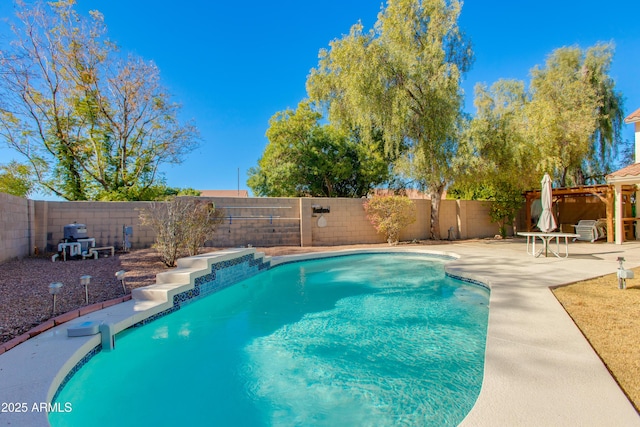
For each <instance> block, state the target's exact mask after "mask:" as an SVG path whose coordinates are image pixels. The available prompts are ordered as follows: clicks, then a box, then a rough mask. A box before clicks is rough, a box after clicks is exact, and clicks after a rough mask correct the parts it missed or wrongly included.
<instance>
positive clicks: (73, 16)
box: [0, 0, 197, 200]
mask: <svg viewBox="0 0 640 427" xmlns="http://www.w3.org/2000/svg"><path fill="white" fill-rule="evenodd" d="M74 3H75V1H74V0H61V1H57V2H51V3H47V4H46V5H45V4H43V3H40V2H38V3H36V4H35V5H33V6H31V7H27V6H26V5H25V4H24V3H22V2H18V13H17V18H18V19H17V20H16V23H15V25H14V26H13V32H14V36H15V39H14V40H13V42H12V43H11V46H10V47H9V48H8V49H5V50H2V51H1V52H0V91H1V95H2V96H1V97H0V137H2V139H4V141H5V142H6V143H7V144H8V145H9V146H10V147H11V148H13V149H14V150H15V151H17V152H18V153H19V154H21V155H22V156H23V157H24V158H25V159H26V161H27V162H28V163H29V166H30V168H31V169H32V171H33V173H34V174H35V176H36V179H37V183H38V184H39V186H40V187H41V188H42V189H44V190H45V191H49V192H52V193H54V194H56V195H58V196H60V197H63V198H65V199H68V200H86V199H124V200H127V199H128V200H135V199H145V198H146V194H147V193H148V192H149V190H150V189H151V188H153V186H154V185H156V184H157V182H158V168H159V166H160V165H162V164H164V163H178V162H180V161H181V158H182V156H183V155H184V154H185V153H186V152H188V151H189V150H191V149H192V148H194V146H195V142H196V140H197V131H196V129H195V127H194V126H193V125H192V124H189V123H187V124H183V123H180V122H179V120H178V118H177V113H178V111H179V106H177V105H176V104H174V103H172V102H171V101H170V99H169V95H168V93H167V92H166V90H165V89H164V88H163V87H162V85H161V84H160V81H159V71H158V69H157V68H156V66H155V65H154V64H152V63H149V62H145V61H143V60H141V59H139V58H135V57H132V56H128V57H125V56H123V55H121V54H119V52H118V51H117V48H116V46H115V45H114V44H113V43H112V42H111V41H109V40H108V39H107V37H106V28H105V26H104V23H103V19H102V15H100V13H98V12H95V11H94V12H91V16H90V18H85V17H82V16H80V15H79V14H77V13H76V12H75V10H74V8H73V7H74Z"/></svg>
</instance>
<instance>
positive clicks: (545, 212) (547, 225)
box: [538, 173, 557, 233]
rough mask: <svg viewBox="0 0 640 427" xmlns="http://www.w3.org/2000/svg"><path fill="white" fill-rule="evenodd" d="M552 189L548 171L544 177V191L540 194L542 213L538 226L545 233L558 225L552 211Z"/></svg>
mask: <svg viewBox="0 0 640 427" xmlns="http://www.w3.org/2000/svg"><path fill="white" fill-rule="evenodd" d="M551 191H552V190H551V178H550V177H549V174H548V173H545V174H544V177H543V178H542V192H541V195H540V202H541V203H542V213H541V214H540V219H538V228H539V229H540V231H542V232H543V233H549V232H550V231H553V230H555V229H556V227H557V225H556V219H555V218H554V217H553V213H552V212H551V196H552V194H551Z"/></svg>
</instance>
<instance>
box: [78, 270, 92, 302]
mask: <svg viewBox="0 0 640 427" xmlns="http://www.w3.org/2000/svg"><path fill="white" fill-rule="evenodd" d="M90 281H91V276H88V275H84V276H80V284H81V285H82V286H84V300H85V303H86V304H89V282H90Z"/></svg>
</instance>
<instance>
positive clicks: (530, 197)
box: [525, 184, 636, 243]
mask: <svg viewBox="0 0 640 427" xmlns="http://www.w3.org/2000/svg"><path fill="white" fill-rule="evenodd" d="M621 191H622V193H621V194H622V196H623V197H626V198H627V199H626V200H631V195H632V194H634V193H635V191H636V189H635V185H623V186H622V187H621ZM552 197H553V200H554V203H555V202H557V201H558V200H559V199H563V198H568V197H571V198H575V197H597V198H598V199H600V201H601V202H602V203H604V204H605V207H606V221H607V242H609V243H611V242H613V241H614V236H615V232H614V205H615V188H614V185H609V184H602V185H584V186H580V187H567V188H554V189H553V191H552ZM539 198H540V190H531V191H527V192H525V199H526V218H527V231H531V230H532V229H533V226H534V224H532V222H531V205H532V204H533V201H534V200H536V199H539ZM585 219H586V218H585Z"/></svg>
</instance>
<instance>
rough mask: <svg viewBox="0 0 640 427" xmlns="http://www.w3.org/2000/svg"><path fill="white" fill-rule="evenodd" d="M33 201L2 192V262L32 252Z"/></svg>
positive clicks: (0, 250)
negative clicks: (31, 223)
mask: <svg viewBox="0 0 640 427" xmlns="http://www.w3.org/2000/svg"><path fill="white" fill-rule="evenodd" d="M32 216H33V202H32V201H30V200H27V199H23V198H21V197H15V196H11V195H9V194H4V193H0V262H3V261H7V260H9V259H11V258H16V257H23V256H26V255H29V253H30V242H31V233H30V229H31V225H30V221H31V219H32Z"/></svg>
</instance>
